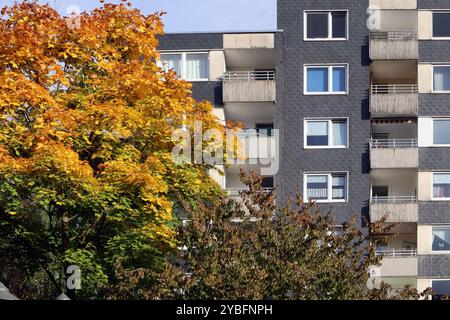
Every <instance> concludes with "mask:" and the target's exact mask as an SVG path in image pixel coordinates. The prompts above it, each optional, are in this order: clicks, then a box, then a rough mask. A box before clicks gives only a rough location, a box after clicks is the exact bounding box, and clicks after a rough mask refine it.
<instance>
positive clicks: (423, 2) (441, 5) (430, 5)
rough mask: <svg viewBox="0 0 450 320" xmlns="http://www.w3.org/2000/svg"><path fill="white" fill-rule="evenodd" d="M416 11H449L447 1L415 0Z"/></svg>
mask: <svg viewBox="0 0 450 320" xmlns="http://www.w3.org/2000/svg"><path fill="white" fill-rule="evenodd" d="M417 8H418V9H450V2H449V1H448V0H417Z"/></svg>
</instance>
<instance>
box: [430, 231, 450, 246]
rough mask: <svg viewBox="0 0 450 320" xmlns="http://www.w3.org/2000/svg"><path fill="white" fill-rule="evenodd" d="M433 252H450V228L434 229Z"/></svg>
mask: <svg viewBox="0 0 450 320" xmlns="http://www.w3.org/2000/svg"><path fill="white" fill-rule="evenodd" d="M431 250H432V251H450V226H448V227H433V239H432V244H431Z"/></svg>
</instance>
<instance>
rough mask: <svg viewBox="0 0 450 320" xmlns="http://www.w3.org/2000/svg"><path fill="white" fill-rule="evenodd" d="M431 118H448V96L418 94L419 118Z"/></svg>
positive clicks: (449, 57)
mask: <svg viewBox="0 0 450 320" xmlns="http://www.w3.org/2000/svg"><path fill="white" fill-rule="evenodd" d="M447 52H450V48H449V51H447ZM447 59H448V61H450V55H449V56H448V58H447ZM431 116H445V117H447V116H450V94H433V93H423V94H419V117H431Z"/></svg>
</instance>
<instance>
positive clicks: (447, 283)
mask: <svg viewBox="0 0 450 320" xmlns="http://www.w3.org/2000/svg"><path fill="white" fill-rule="evenodd" d="M431 289H432V290H433V300H440V299H443V298H444V297H448V296H450V279H449V280H433V281H432V282H431Z"/></svg>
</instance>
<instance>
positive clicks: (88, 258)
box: [0, 1, 223, 298]
mask: <svg viewBox="0 0 450 320" xmlns="http://www.w3.org/2000/svg"><path fill="white" fill-rule="evenodd" d="M160 16H161V14H160V13H158V14H150V15H144V14H142V13H141V12H140V11H139V10H137V9H133V8H132V7H130V5H127V4H125V3H122V4H120V5H113V4H106V5H104V6H103V7H101V8H98V9H95V10H93V11H90V12H84V13H82V14H81V15H79V16H77V17H71V18H64V17H62V16H61V15H60V14H58V12H56V11H55V10H53V9H52V8H51V7H50V6H48V5H42V4H39V3H37V2H35V1H22V2H21V3H17V4H15V5H13V6H10V7H5V8H3V9H2V10H1V17H0V239H1V242H0V257H1V263H0V265H1V267H0V268H1V269H0V277H1V278H2V279H1V280H2V281H5V282H6V283H7V284H8V285H9V287H10V288H11V291H12V292H14V293H15V294H17V295H19V296H20V297H21V298H30V297H31V298H53V297H54V296H55V295H56V294H59V293H61V292H62V291H65V290H66V289H65V288H66V286H65V282H66V280H67V276H68V275H67V274H66V268H67V267H68V266H70V265H76V266H79V267H80V268H81V275H82V278H81V279H82V281H81V290H77V291H76V293H77V294H76V295H75V292H74V291H69V292H68V294H69V295H71V297H72V298H74V297H78V298H92V297H96V296H97V295H98V292H97V291H98V288H99V287H101V286H102V285H107V284H113V283H114V282H115V281H118V280H119V279H117V277H116V266H117V265H120V268H124V270H128V269H130V270H134V269H136V268H143V269H144V270H147V271H148V270H159V269H161V266H162V262H163V256H164V255H165V254H166V253H167V252H168V251H170V250H173V249H174V248H175V245H176V241H175V232H174V226H175V225H176V223H177V222H176V219H174V210H175V209H176V208H177V207H178V206H179V204H180V203H182V202H183V203H190V205H195V202H194V199H196V198H197V197H198V196H199V195H200V197H203V198H208V197H212V196H214V195H217V194H218V193H220V192H221V191H220V189H219V188H218V186H217V185H216V184H215V183H214V182H213V181H212V180H211V179H210V178H209V177H208V175H207V170H206V169H207V168H205V167H204V166H200V165H194V164H189V163H184V164H179V163H175V162H173V161H172V158H171V151H172V148H173V146H174V143H175V142H174V141H173V140H172V139H171V134H172V132H173V131H174V130H175V129H177V128H180V127H183V126H190V125H192V123H193V122H194V121H201V122H202V125H203V128H204V129H210V128H216V129H218V130H223V126H222V125H221V124H220V122H219V121H218V120H217V119H216V118H215V117H214V116H213V115H212V106H211V104H209V103H207V102H197V101H195V100H194V99H193V98H192V96H191V91H190V84H188V83H187V82H185V81H182V80H180V79H178V77H177V75H176V74H175V73H174V72H172V71H170V72H164V71H163V70H162V69H160V68H159V67H158V66H157V63H156V61H157V60H158V57H159V54H158V51H157V47H158V40H157V37H158V35H161V34H162V33H163V25H162V22H161V19H160Z"/></svg>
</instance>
